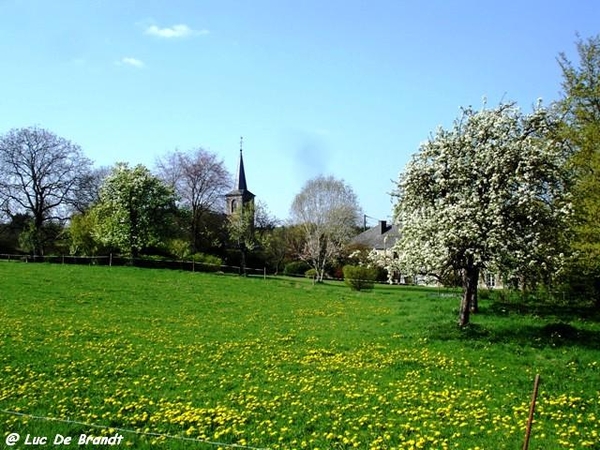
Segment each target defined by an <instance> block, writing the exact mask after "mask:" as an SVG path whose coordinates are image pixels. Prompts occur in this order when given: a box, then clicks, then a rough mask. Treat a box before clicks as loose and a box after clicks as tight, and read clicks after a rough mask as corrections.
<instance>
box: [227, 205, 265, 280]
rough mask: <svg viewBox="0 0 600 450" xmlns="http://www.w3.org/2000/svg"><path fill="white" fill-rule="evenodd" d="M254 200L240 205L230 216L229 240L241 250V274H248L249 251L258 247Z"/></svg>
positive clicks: (228, 224) (228, 223)
mask: <svg viewBox="0 0 600 450" xmlns="http://www.w3.org/2000/svg"><path fill="white" fill-rule="evenodd" d="M254 216H255V206H254V202H251V203H248V204H246V205H243V206H240V207H238V208H236V209H235V210H234V212H233V213H232V214H231V215H230V216H229V218H228V222H227V231H228V233H229V240H230V241H231V242H232V243H233V245H234V246H235V247H236V248H237V249H238V250H239V252H240V256H241V258H240V274H241V275H246V260H247V257H248V253H249V252H251V251H252V250H254V249H255V248H257V247H258V245H259V242H258V239H257V238H256V229H255V226H254Z"/></svg>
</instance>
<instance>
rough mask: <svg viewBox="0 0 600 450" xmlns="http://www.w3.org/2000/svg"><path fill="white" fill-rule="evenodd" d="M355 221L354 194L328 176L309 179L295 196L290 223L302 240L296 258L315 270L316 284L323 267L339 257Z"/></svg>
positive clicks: (344, 184) (322, 273)
mask: <svg viewBox="0 0 600 450" xmlns="http://www.w3.org/2000/svg"><path fill="white" fill-rule="evenodd" d="M359 219H360V207H359V206H358V201H357V198H356V194H355V193H354V191H353V190H352V188H351V187H350V186H348V185H347V184H346V183H345V182H344V181H342V180H336V179H335V178H334V177H332V176H329V177H324V176H318V177H316V178H313V179H312V180H309V181H308V182H307V183H306V184H305V185H304V187H303V188H302V191H301V192H300V193H299V194H298V195H296V197H295V198H294V201H293V203H292V207H291V220H292V222H293V223H294V224H297V225H298V226H299V227H300V228H301V229H302V230H303V234H304V238H305V242H304V246H303V248H302V250H301V252H300V254H299V255H298V256H299V257H300V258H301V259H302V260H304V261H306V262H307V263H308V264H309V265H310V266H311V267H312V268H314V269H315V270H316V271H317V281H319V282H321V281H323V276H324V274H325V268H326V265H327V264H328V263H329V262H331V260H332V259H333V258H335V257H337V256H339V255H340V254H341V252H342V250H343V248H344V245H345V244H346V243H347V242H348V241H349V240H350V238H351V237H352V236H353V235H354V233H355V231H356V227H357V224H358V222H359Z"/></svg>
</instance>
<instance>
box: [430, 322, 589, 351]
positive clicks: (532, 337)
mask: <svg viewBox="0 0 600 450" xmlns="http://www.w3.org/2000/svg"><path fill="white" fill-rule="evenodd" d="M428 337H429V339H432V340H440V341H465V342H469V343H470V345H473V344H475V345H474V346H475V347H477V346H479V345H488V344H496V343H502V344H511V345H518V346H521V347H534V348H546V347H554V348H559V347H567V348H568V347H580V348H586V349H598V348H600V330H587V329H582V328H577V327H575V326H574V325H571V324H569V323H565V322H549V323H548V322H546V323H543V324H540V325H519V324H518V323H513V324H510V326H508V327H507V324H504V325H503V324H500V323H495V324H491V325H489V326H483V325H480V324H477V323H471V324H469V325H467V326H466V327H464V328H459V327H458V326H457V325H456V323H446V324H439V325H437V326H436V327H435V328H433V327H432V328H430V330H429V334H428Z"/></svg>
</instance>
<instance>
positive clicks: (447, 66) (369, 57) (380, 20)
mask: <svg viewBox="0 0 600 450" xmlns="http://www.w3.org/2000/svg"><path fill="white" fill-rule="evenodd" d="M598 33H600V2H598V1H597V0H518V1H515V0H504V1H485V0H429V1H416V0H415V1H408V0H369V1H360V0H295V1H291V0H237V1H235V0H170V1H166V0H160V1H159V0H53V1H48V0H0V55H2V56H1V62H0V134H4V133H6V132H7V131H9V130H10V129H13V128H22V127H28V126H33V125H36V126H39V127H42V128H45V129H48V130H50V131H52V132H53V133H55V134H57V135H59V136H61V137H64V138H66V139H68V140H70V141H72V142H73V143H76V144H78V145H79V146H81V148H82V151H83V153H84V154H85V155H86V156H87V157H88V158H90V159H91V160H92V161H93V162H94V164H95V166H97V167H100V166H112V165H113V164H115V163H116V162H128V163H130V164H131V165H136V164H144V165H146V166H147V167H148V168H150V169H153V168H154V166H155V163H156V159H157V158H158V157H161V156H164V155H166V154H168V153H169V152H172V151H174V150H175V149H179V150H182V151H187V150H191V149H194V148H198V147H202V148H204V149H206V150H209V151H211V152H213V153H215V154H217V155H218V156H219V158H221V159H222V160H223V161H224V163H225V166H226V167H227V169H228V170H229V171H230V172H231V173H232V175H235V173H236V171H237V164H238V159H239V148H240V137H242V136H243V142H244V143H243V155H244V166H245V171H246V178H247V182H248V189H249V190H250V191H252V192H253V193H254V194H255V195H256V197H257V199H258V200H260V201H261V202H263V203H264V204H265V205H266V206H267V208H268V210H269V211H270V212H271V214H272V215H274V216H275V217H277V218H279V219H281V220H286V219H287V218H288V217H289V208H290V206H291V204H292V201H293V199H294V196H295V195H296V194H298V193H299V192H300V191H301V190H302V187H303V186H304V185H305V183H306V182H307V181H308V180H310V179H311V178H314V177H316V176H318V175H325V176H328V175H333V176H334V177H336V178H338V179H342V180H344V181H345V182H346V183H347V184H348V185H349V186H351V188H352V189H353V190H354V192H355V193H356V195H357V197H358V201H359V204H360V206H361V208H362V209H363V212H364V214H366V215H367V216H368V217H367V224H368V225H374V224H375V222H376V221H377V220H391V216H392V209H393V198H392V197H390V193H391V192H392V191H393V189H394V183H395V181H396V180H397V179H398V176H399V174H400V173H401V172H402V170H403V169H404V166H405V165H406V163H407V162H408V161H409V160H410V157H411V155H412V154H414V153H415V152H417V151H418V150H419V145H420V143H421V142H423V141H426V140H427V139H428V138H429V136H430V135H431V133H432V132H434V131H435V130H436V128H437V127H438V126H440V125H441V126H443V127H450V126H451V125H452V122H453V120H454V119H455V118H457V117H458V116H459V115H460V108H461V107H464V106H473V107H475V108H476V109H478V108H481V107H483V104H484V102H485V103H487V105H488V106H493V105H496V104H498V103H499V102H502V101H515V102H517V103H518V104H519V105H520V106H521V108H522V109H523V110H524V111H528V110H530V109H531V107H532V105H534V104H535V103H536V102H537V100H538V99H540V98H541V99H543V101H544V103H545V104H549V103H550V102H552V101H556V100H558V99H559V98H560V96H561V81H562V75H561V71H560V67H559V65H558V63H557V60H556V58H557V56H558V55H559V53H561V52H564V53H565V54H566V55H567V57H568V58H570V59H571V60H572V61H573V62H577V53H576V48H575V42H576V41H577V36H578V35H579V36H581V38H583V39H586V38H588V37H591V36H595V35H597V34H598ZM484 99H485V100H484Z"/></svg>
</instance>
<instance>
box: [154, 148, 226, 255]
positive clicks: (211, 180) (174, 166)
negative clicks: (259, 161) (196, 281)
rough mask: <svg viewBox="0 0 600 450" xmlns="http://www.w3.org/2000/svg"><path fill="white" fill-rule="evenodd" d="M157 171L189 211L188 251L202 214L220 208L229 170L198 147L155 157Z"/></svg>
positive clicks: (195, 243)
mask: <svg viewBox="0 0 600 450" xmlns="http://www.w3.org/2000/svg"><path fill="white" fill-rule="evenodd" d="M156 166H157V170H158V175H159V176H160V177H161V178H162V179H163V181H165V182H166V183H167V184H169V185H170V186H172V187H173V188H174V189H175V193H176V194H177V196H178V198H179V203H180V205H179V206H180V207H183V208H185V209H187V210H188V211H189V213H190V219H189V233H190V244H191V247H192V251H194V252H196V251H198V246H199V245H198V244H199V235H200V234H201V232H202V226H203V221H204V219H205V215H206V214H207V213H209V212H215V211H222V210H223V208H224V203H223V202H224V198H225V197H224V195H225V193H226V192H227V190H228V189H229V187H230V186H231V184H232V182H231V174H230V173H229V172H228V171H227V169H226V168H225V165H224V163H223V160H221V159H219V158H218V157H217V155H216V154H214V153H211V152H209V151H207V150H204V149H202V148H197V149H194V150H191V151H189V152H186V153H184V152H181V151H179V150H176V151H174V152H173V153H170V154H168V155H166V156H164V157H163V158H159V159H158V160H157V163H156Z"/></svg>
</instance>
